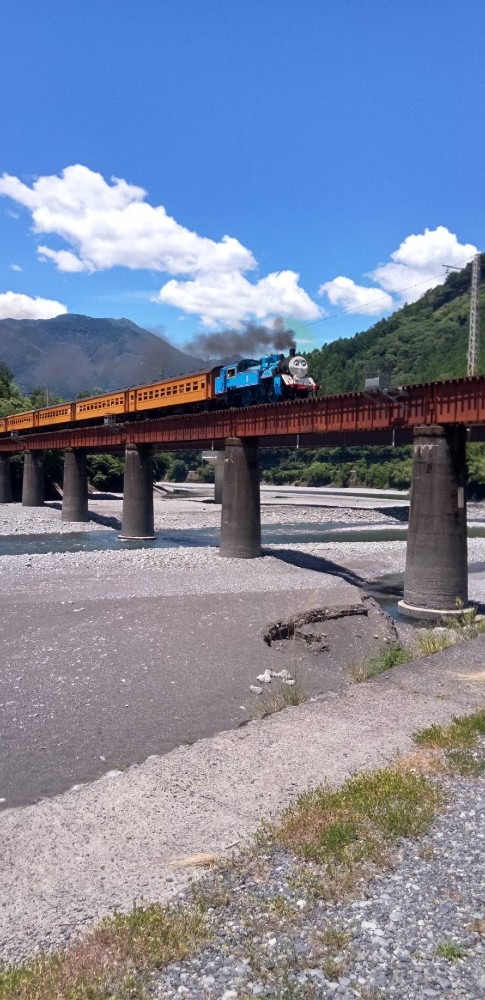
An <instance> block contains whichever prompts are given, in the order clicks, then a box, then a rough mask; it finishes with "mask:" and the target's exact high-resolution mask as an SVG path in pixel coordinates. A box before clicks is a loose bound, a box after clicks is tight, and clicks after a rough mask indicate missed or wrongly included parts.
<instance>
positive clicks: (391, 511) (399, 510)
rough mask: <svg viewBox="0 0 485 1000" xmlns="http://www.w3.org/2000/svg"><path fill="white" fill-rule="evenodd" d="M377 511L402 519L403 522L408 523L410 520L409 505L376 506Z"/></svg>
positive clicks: (395, 518) (396, 519) (395, 519)
mask: <svg viewBox="0 0 485 1000" xmlns="http://www.w3.org/2000/svg"><path fill="white" fill-rule="evenodd" d="M375 511H376V514H384V517H389V518H393V519H394V521H401V522H402V524H407V523H408V521H409V507H376V508H375Z"/></svg>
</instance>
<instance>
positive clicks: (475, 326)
mask: <svg viewBox="0 0 485 1000" xmlns="http://www.w3.org/2000/svg"><path fill="white" fill-rule="evenodd" d="M479 288H480V254H479V253H476V254H475V256H474V258H473V264H472V294H471V301H470V330H469V333H468V368H467V373H468V375H476V373H477V370H478V362H479V358H480V304H479V301H478V292H479Z"/></svg>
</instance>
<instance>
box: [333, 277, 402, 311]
mask: <svg viewBox="0 0 485 1000" xmlns="http://www.w3.org/2000/svg"><path fill="white" fill-rule="evenodd" d="M318 294H319V295H327V297H328V298H329V299H330V302H331V303H332V305H334V306H340V308H341V309H345V310H346V311H349V312H350V311H354V312H357V313H367V314H368V315H369V316H378V315H379V314H380V313H383V312H387V311H388V310H389V309H392V308H393V305H394V302H393V299H392V298H391V296H390V295H388V294H387V292H384V291H383V290H382V289H381V288H366V287H365V286H364V285H356V283H355V281H352V279H351V278H344V277H342V276H340V277H338V278H334V279H333V281H326V282H325V284H323V285H320V288H319V289H318Z"/></svg>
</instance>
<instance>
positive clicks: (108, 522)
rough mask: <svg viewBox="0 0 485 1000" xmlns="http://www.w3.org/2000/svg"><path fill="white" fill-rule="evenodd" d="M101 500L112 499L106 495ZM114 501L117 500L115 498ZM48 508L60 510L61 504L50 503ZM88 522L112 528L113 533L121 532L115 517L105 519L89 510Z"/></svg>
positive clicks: (119, 524)
mask: <svg viewBox="0 0 485 1000" xmlns="http://www.w3.org/2000/svg"><path fill="white" fill-rule="evenodd" d="M98 499H99V498H98V497H96V500H98ZM101 499H112V497H111V496H110V494H106V498H105V497H103V496H102V497H101ZM115 499H118V498H117V497H116V498H115ZM48 506H49V507H51V508H52V510H62V503H59V502H58V501H57V500H55V501H53V502H50V503H49V504H48ZM89 520H90V521H95V522H96V524H102V525H103V527H105V528H113V529H114V531H121V521H120V520H119V518H117V517H105V516H104V514H96V513H95V512H94V511H92V510H90V511H89Z"/></svg>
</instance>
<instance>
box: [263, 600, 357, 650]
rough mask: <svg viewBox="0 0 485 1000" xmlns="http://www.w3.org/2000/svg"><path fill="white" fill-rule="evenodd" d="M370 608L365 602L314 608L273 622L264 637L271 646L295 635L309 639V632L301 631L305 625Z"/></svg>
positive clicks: (344, 616)
mask: <svg viewBox="0 0 485 1000" xmlns="http://www.w3.org/2000/svg"><path fill="white" fill-rule="evenodd" d="M367 614H368V609H367V608H366V607H365V606H364V605H363V604H344V605H341V606H338V605H337V606H336V607H333V608H312V609H311V610H310V611H302V612H301V613H300V614H299V615H294V616H293V617H292V618H287V619H286V621H279V622H273V624H272V625H268V627H267V629H266V631H265V632H264V633H263V639H264V641H265V642H266V643H267V644H268V646H271V643H272V642H275V641H276V639H292V638H293V637H294V636H296V637H298V636H299V635H300V637H301V638H302V639H305V640H306V641H307V642H308V640H309V635H308V633H304V632H303V633H301V631H300V630H301V629H303V628H304V626H305V625H310V624H312V623H313V622H325V621H330V620H331V619H335V618H347V617H348V616H350V615H367Z"/></svg>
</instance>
